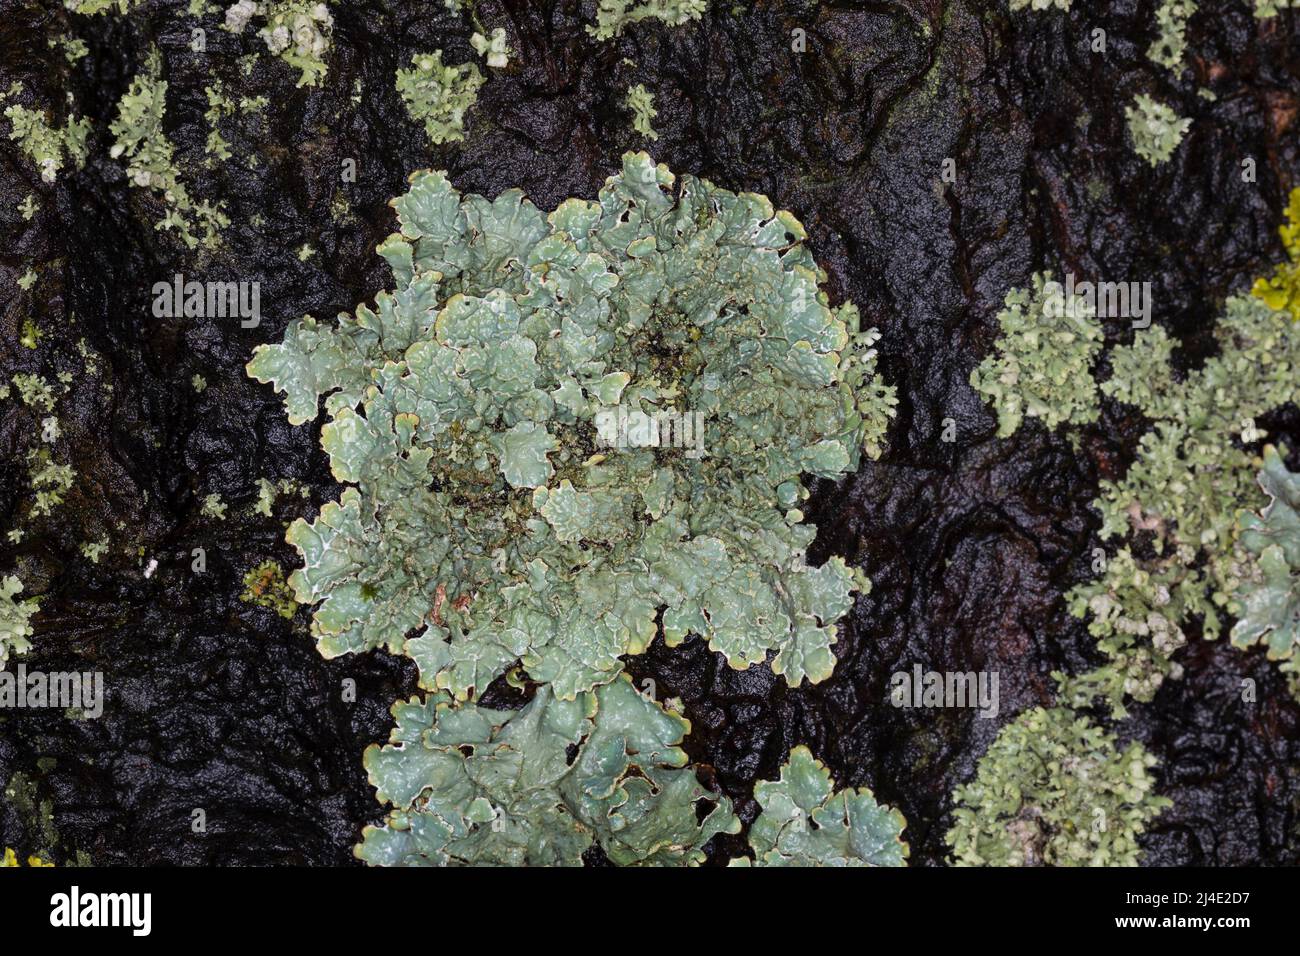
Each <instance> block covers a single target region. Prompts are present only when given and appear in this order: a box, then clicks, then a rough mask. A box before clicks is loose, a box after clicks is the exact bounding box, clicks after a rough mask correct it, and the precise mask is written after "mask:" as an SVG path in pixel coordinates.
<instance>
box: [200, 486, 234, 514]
mask: <svg viewBox="0 0 1300 956" xmlns="http://www.w3.org/2000/svg"><path fill="white" fill-rule="evenodd" d="M227 507H228V505H227V504H226V503H225V502H224V501H222V500H221V495H219V494H217V493H216V492H213V493H212V494H210V495H207V496H205V497H204V499H203V503H202V504H201V505H200V506H199V514H201V515H203V517H205V518H213V519H215V520H217V521H225V520H226V509H227Z"/></svg>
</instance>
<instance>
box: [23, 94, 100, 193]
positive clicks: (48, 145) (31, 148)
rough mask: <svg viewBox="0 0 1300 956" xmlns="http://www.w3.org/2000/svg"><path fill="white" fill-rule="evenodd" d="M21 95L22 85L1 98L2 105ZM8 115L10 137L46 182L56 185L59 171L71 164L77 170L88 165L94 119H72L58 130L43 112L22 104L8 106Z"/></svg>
mask: <svg viewBox="0 0 1300 956" xmlns="http://www.w3.org/2000/svg"><path fill="white" fill-rule="evenodd" d="M21 92H22V86H21V84H15V86H14V87H13V88H12V89H11V90H10V91H9V92H8V93H7V94H3V95H0V102H4V101H6V100H8V99H10V98H11V97H16V96H18V95H20V94H21ZM4 115H5V116H6V117H7V118H8V119H9V122H10V124H11V129H10V131H9V138H10V139H11V140H13V141H14V142H16V143H17V144H18V148H19V149H21V150H22V151H23V153H25V154H26V155H27V157H28V158H29V159H30V160H31V161H32V162H33V163H35V164H36V168H37V170H38V171H39V172H40V174H41V180H42V181H43V182H47V183H52V182H54V181H55V180H57V179H58V177H59V171H60V170H62V169H63V166H64V164H65V162H67V161H71V162H72V164H73V165H74V166H75V167H76V168H77V169H80V168H81V167H82V166H84V165H85V163H86V156H87V155H88V153H89V148H88V147H87V145H86V140H87V137H89V135H90V128H91V127H90V120H89V119H87V118H86V117H84V116H83V117H81V118H77V117H75V116H72V117H69V118H68V122H67V124H66V125H65V126H64V127H63V128H62V129H57V128H55V127H54V126H51V125H50V122H49V120H48V118H47V117H46V114H45V113H44V112H43V111H41V110H35V109H30V108H28V107H25V106H21V105H20V104H18V103H11V104H10V105H8V106H6V107H5V111H4Z"/></svg>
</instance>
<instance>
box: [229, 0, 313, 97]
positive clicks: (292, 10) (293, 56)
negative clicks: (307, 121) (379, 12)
mask: <svg viewBox="0 0 1300 956" xmlns="http://www.w3.org/2000/svg"><path fill="white" fill-rule="evenodd" d="M254 18H257V19H262V20H264V21H265V23H264V25H263V26H262V27H261V29H259V30H258V31H257V36H258V38H259V39H260V40H261V41H262V42H263V43H265V44H266V48H267V50H268V51H270V53H271V54H273V55H274V56H278V57H279V58H280V59H281V60H283V61H284V62H285V63H287V64H288V65H289V66H291V67H293V68H294V69H296V70H298V72H299V78H298V85H299V86H315V85H316V84H317V83H319V82H320V80H321V78H322V77H324V76H325V74H326V73H327V72H328V69H329V68H328V67H327V65H326V63H325V57H326V56H327V55H328V54H329V50H330V46H331V45H332V42H333V33H334V17H333V16H332V15H331V14H330V11H329V7H328V6H327V5H326V4H324V3H321V2H319V0H261V2H256V0H239V2H238V3H236V4H234V5H233V6H231V7H229V8H228V9H227V10H226V19H225V23H224V24H223V29H225V30H227V31H229V32H231V33H237V34H238V33H243V32H244V29H245V28H246V27H247V26H248V24H249V22H250V21H252V20H253V19H254Z"/></svg>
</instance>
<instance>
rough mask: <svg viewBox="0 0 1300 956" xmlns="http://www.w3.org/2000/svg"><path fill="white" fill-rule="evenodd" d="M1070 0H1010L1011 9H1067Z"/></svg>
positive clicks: (1013, 10)
mask: <svg viewBox="0 0 1300 956" xmlns="http://www.w3.org/2000/svg"><path fill="white" fill-rule="evenodd" d="M1070 3H1071V0H1011V10H1012V12H1015V11H1017V10H1026V9H1029V10H1050V9H1052V8H1053V7H1055V8H1056V9H1057V10H1069V9H1070Z"/></svg>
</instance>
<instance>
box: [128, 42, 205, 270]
mask: <svg viewBox="0 0 1300 956" xmlns="http://www.w3.org/2000/svg"><path fill="white" fill-rule="evenodd" d="M166 111H167V81H166V80H164V79H163V78H162V55H161V54H160V53H159V51H158V48H157V47H154V48H152V49H151V50H150V51H149V55H148V57H147V59H146V60H145V67H144V70H143V71H142V72H141V73H139V74H137V75H136V77H135V78H134V79H133V80H132V81H131V86H130V88H129V89H128V90H127V92H126V93H125V94H124V95H123V96H122V99H121V100H120V101H119V103H118V117H117V119H116V120H114V121H113V123H112V125H111V126H110V127H109V131H110V132H111V133H112V134H113V137H114V143H113V147H112V149H111V150H110V152H109V155H111V156H112V157H113V158H114V159H119V158H123V159H125V160H126V161H127V167H126V172H127V176H128V177H129V178H130V180H131V182H132V184H133V185H135V186H138V187H140V188H142V189H149V190H151V191H153V192H155V193H158V194H160V195H161V197H162V200H163V202H164V203H166V205H167V212H166V215H165V216H164V217H163V218H162V220H161V221H159V222H158V223H157V224H156V226H155V228H157V229H160V230H175V231H176V232H177V234H178V235H179V236H180V237H181V240H182V241H183V242H184V243H185V245H186V246H188V247H189V248H191V249H192V248H194V247H196V246H198V245H200V243H201V244H202V245H203V246H205V247H207V248H212V247H215V246H216V245H217V244H218V242H219V237H218V233H219V232H220V231H221V230H222V229H224V228H225V227H226V226H228V225H230V220H229V218H227V216H226V214H225V213H224V212H223V211H222V205H223V204H222V203H217V204H216V205H215V206H214V205H210V204H208V203H206V202H200V201H195V200H193V199H192V198H191V197H190V194H189V190H188V189H186V187H185V184H184V183H183V182H182V181H181V174H180V171H179V169H178V168H177V167H176V164H175V160H174V157H173V153H174V149H173V147H172V144H171V142H169V141H168V139H167V137H166V135H165V134H164V132H163V120H164V117H165V114H166Z"/></svg>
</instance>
